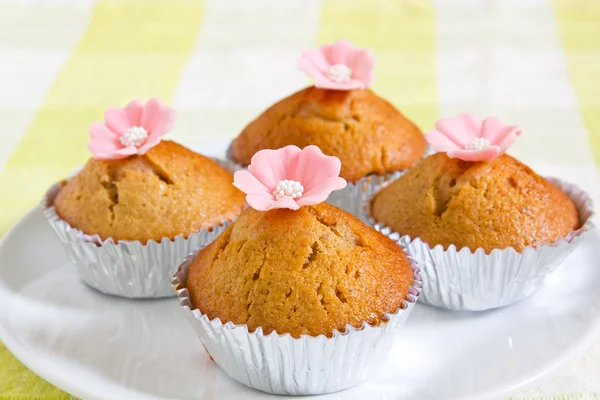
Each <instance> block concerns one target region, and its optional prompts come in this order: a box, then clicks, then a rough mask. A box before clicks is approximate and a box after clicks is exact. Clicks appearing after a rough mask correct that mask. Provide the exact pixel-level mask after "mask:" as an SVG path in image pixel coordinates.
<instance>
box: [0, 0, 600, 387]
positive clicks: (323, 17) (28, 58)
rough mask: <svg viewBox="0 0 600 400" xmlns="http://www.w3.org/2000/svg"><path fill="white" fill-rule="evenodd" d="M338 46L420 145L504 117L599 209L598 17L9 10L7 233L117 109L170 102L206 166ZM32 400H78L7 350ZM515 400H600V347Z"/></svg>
mask: <svg viewBox="0 0 600 400" xmlns="http://www.w3.org/2000/svg"><path fill="white" fill-rule="evenodd" d="M339 38H348V39H350V40H352V41H354V42H355V43H356V44H357V45H359V46H361V47H370V48H371V49H372V51H373V53H374V54H375V56H376V58H377V66H376V70H375V72H376V83H375V85H374V90H375V91H376V92H378V94H380V95H381V96H383V97H385V98H387V99H389V100H390V101H391V102H392V103H394V104H395V105H396V106H397V107H398V108H399V109H400V110H402V111H403V112H404V113H405V114H406V115H408V116H409V117H411V118H412V119H414V120H415V121H416V122H417V123H418V124H419V125H420V126H421V128H422V129H424V130H428V129H430V128H432V127H433V123H434V121H435V120H436V119H437V118H438V117H440V116H450V115H454V114H456V113H459V112H463V111H470V112H474V113H476V114H478V115H479V116H486V115H497V116H499V117H501V118H502V119H503V120H505V121H507V122H510V123H514V124H518V125H520V126H521V127H523V129H524V132H525V134H524V136H522V138H521V139H519V141H518V142H517V144H516V145H515V147H514V148H513V149H512V150H511V153H512V154H513V155H515V156H516V157H518V158H520V159H521V160H523V161H525V162H526V163H528V164H530V165H531V166H532V167H533V168H534V169H536V170H537V171H538V172H540V173H542V174H547V175H554V176H558V177H561V178H565V179H567V180H570V181H572V182H574V183H576V184H578V185H580V186H581V187H583V188H585V189H587V190H588V191H589V192H590V193H591V194H592V196H593V197H595V198H596V199H597V200H598V199H600V197H599V195H600V188H599V186H600V185H599V183H600V181H599V178H598V170H597V167H598V165H599V164H600V1H596V0H495V1H494V0H437V1H433V0H364V1H348V0H345V1H342V0H285V1H281V0H279V1H277V0H272V1H267V0H253V1H249V0H248V1H242V0H204V1H192V0H171V1H167V0H163V1H161V0H147V1H140V0H130V1H117V0H98V1H90V0H77V1H76V0H72V1H68V0H62V1H61V0H59V1H50V0H46V1H25V0H23V1H17V0H12V1H11V0H9V1H7V0H0V124H1V128H0V187H2V188H3V190H2V194H1V196H0V208H1V209H2V213H1V215H0V232H3V231H5V230H6V229H8V228H9V227H10V226H11V225H12V224H14V223H15V222H16V221H17V219H18V218H19V217H20V216H21V215H22V214H23V213H25V212H26V211H27V210H28V209H30V208H31V207H34V206H35V205H36V203H37V202H38V201H39V199H40V197H41V195H42V193H43V192H44V190H45V189H46V188H47V187H48V186H49V185H50V184H51V183H53V182H54V181H56V180H58V179H61V178H63V177H64V176H66V175H67V174H69V173H70V172H71V171H72V170H73V169H74V168H76V167H77V166H79V165H81V164H83V163H84V162H85V160H86V159H87V158H88V157H89V154H88V152H87V150H86V146H85V145H86V142H87V139H88V127H89V125H90V123H91V122H93V121H96V120H101V118H102V114H103V111H104V109H105V108H106V107H108V106H114V105H124V104H126V103H127V101H129V100H130V99H132V98H140V99H147V98H150V97H154V96H159V97H161V98H162V99H163V100H165V101H166V102H167V103H168V104H170V105H171V106H173V107H174V108H176V109H177V110H178V113H179V114H178V123H177V127H176V129H175V131H174V132H173V133H172V134H170V138H172V139H174V140H177V141H179V142H181V143H183V144H186V145H188V146H191V147H193V148H195V149H199V150H201V149H202V148H203V146H207V144H209V143H211V142H220V143H223V142H225V141H227V140H229V139H230V138H233V137H234V136H235V135H236V134H237V133H238V132H239V131H240V130H241V128H242V127H243V126H244V125H245V124H246V123H247V122H248V121H249V120H250V119H252V118H253V117H254V116H256V115H257V114H258V113H259V112H261V111H262V110H263V109H265V108H266V107H267V106H269V105H270V104H272V103H273V102H274V101H276V100H278V99H280V98H282V97H284V96H286V95H288V94H290V93H292V92H293V91H295V90H297V89H299V88H301V87H303V86H305V85H306V84H307V83H308V81H307V79H306V77H305V76H303V74H302V73H300V72H299V71H298V70H297V69H296V67H295V62H296V59H297V57H298V54H299V53H300V51H301V50H303V49H305V48H310V47H314V46H316V45H317V44H322V43H326V42H331V41H335V40H337V39H339ZM0 306H1V305H0ZM32 398H40V399H42V398H43V399H46V398H52V399H55V398H56V399H59V398H60V399H62V398H68V395H67V394H65V393H63V392H61V391H60V390H59V389H56V388H53V387H52V386H51V385H49V384H47V383H45V382H44V381H42V380H41V379H40V378H38V377H36V376H35V375H34V374H33V373H32V372H31V371H28V370H27V369H26V368H25V367H24V366H22V365H21V364H20V363H19V362H18V361H16V360H15V359H14V358H13V357H12V355H11V354H10V353H9V352H8V350H6V349H5V348H4V347H3V346H2V345H1V344H0V399H32ZM515 398H518V399H598V398H600V342H599V343H598V344H597V345H596V346H594V347H592V348H591V349H590V350H588V351H587V352H586V353H585V354H584V355H583V357H581V358H580V359H579V360H576V361H575V362H573V363H572V364H570V365H568V366H567V367H566V368H564V369H562V370H561V371H559V372H558V373H555V374H554V375H552V376H549V377H547V378H544V380H542V381H540V382H539V383H538V386H536V387H534V388H532V389H530V390H529V391H527V392H525V393H521V394H519V395H517V396H515Z"/></svg>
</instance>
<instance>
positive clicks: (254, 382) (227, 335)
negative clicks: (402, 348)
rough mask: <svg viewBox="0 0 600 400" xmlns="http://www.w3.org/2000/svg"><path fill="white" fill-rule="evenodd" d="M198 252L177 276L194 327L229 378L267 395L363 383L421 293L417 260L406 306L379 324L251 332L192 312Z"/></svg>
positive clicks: (307, 392) (308, 392) (183, 305)
mask: <svg viewBox="0 0 600 400" xmlns="http://www.w3.org/2000/svg"><path fill="white" fill-rule="evenodd" d="M195 256H196V254H193V255H190V257H188V259H187V260H186V261H185V262H184V263H183V264H182V265H181V267H180V268H179V270H178V271H177V273H176V274H175V276H174V278H173V288H174V289H175V291H176V292H177V295H178V296H179V300H180V305H181V310H182V311H183V313H184V314H185V316H186V317H187V319H188V321H189V322H190V323H191V324H192V325H193V327H194V329H195V330H196V332H197V334H198V336H199V337H200V340H201V341H202V343H203V345H204V348H205V349H206V350H207V351H208V353H209V354H210V355H211V357H212V359H213V360H214V361H215V362H216V363H217V365H218V366H219V367H220V368H221V369H222V370H223V371H224V372H225V373H226V374H227V375H229V376H230V377H231V378H233V379H235V380H236V381H238V382H241V383H243V384H244V385H246V386H249V387H252V388H254V389H258V390H261V391H263V392H267V393H273V394H284V395H316V394H324V393H331V392H337V391H340V390H343V389H347V388H349V387H351V386H354V385H356V384H358V383H360V382H361V381H363V380H365V379H366V378H367V377H368V376H369V374H370V373H371V372H372V370H374V369H375V367H376V366H378V365H379V364H381V361H382V360H383V359H384V358H385V356H386V354H387V352H388V349H389V348H390V346H391V345H392V342H393V339H394V338H395V337H396V335H397V333H398V332H399V331H400V330H401V329H402V327H403V325H404V323H405V322H406V319H407V318H408V316H409V314H410V312H411V310H412V308H413V306H414V305H415V303H416V301H417V299H418V297H419V294H420V291H421V277H420V274H419V269H418V268H417V267H416V264H415V263H414V261H413V271H414V277H415V280H414V283H413V285H412V286H411V288H410V290H409V295H408V296H407V298H406V300H405V301H404V303H403V304H402V308H400V309H399V310H397V311H396V312H395V313H393V314H386V318H387V321H385V322H382V323H381V324H380V325H379V326H371V325H369V324H367V323H364V324H363V326H362V327H361V328H355V327H352V326H350V325H347V326H346V330H345V331H344V332H340V331H335V332H334V334H333V336H332V337H330V338H327V337H325V336H323V335H320V336H309V335H301V337H300V338H293V337H292V336H290V335H289V334H284V335H278V334H277V333H276V332H272V333H270V334H269V335H265V334H263V332H262V328H258V329H257V330H256V331H254V332H249V331H248V326H247V325H234V324H233V323H232V322H227V323H225V324H223V323H222V322H221V320H220V319H219V318H216V319H213V320H210V319H209V318H208V316H207V315H204V314H202V313H201V312H200V310H198V309H193V306H192V304H191V302H190V300H189V293H188V291H187V289H186V288H185V284H186V280H187V274H188V269H189V267H190V265H191V264H192V262H193V260H194V258H195Z"/></svg>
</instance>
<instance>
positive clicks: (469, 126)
mask: <svg viewBox="0 0 600 400" xmlns="http://www.w3.org/2000/svg"><path fill="white" fill-rule="evenodd" d="M435 128H436V129H437V130H438V131H440V132H441V133H443V134H444V135H446V137H447V138H448V139H449V140H451V141H453V142H454V143H455V144H456V145H457V146H458V147H462V148H465V147H467V146H468V145H469V143H471V141H472V140H473V139H475V138H478V137H480V132H481V121H480V120H479V119H478V118H477V117H475V116H474V115H471V114H461V115H458V116H456V117H452V118H442V119H440V120H438V121H437V122H436V123H435Z"/></svg>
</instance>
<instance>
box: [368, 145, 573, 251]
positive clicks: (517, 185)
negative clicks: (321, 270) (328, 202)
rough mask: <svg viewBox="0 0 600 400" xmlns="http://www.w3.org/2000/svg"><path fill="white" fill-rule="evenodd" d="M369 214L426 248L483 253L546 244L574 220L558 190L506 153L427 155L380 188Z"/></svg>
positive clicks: (565, 231)
mask: <svg viewBox="0 0 600 400" xmlns="http://www.w3.org/2000/svg"><path fill="white" fill-rule="evenodd" d="M371 215H372V216H373V217H374V219H376V220H377V221H379V222H382V223H384V224H385V225H387V226H389V227H391V228H392V229H393V230H394V231H396V232H398V233H400V234H402V235H410V237H411V238H417V237H418V238H421V240H423V241H424V242H426V243H428V244H429V245H430V246H431V247H434V246H436V245H438V244H441V245H442V246H444V248H447V247H448V246H450V245H451V244H454V245H456V247H457V249H460V248H462V247H468V248H469V249H471V251H475V250H476V249H478V248H483V249H484V250H485V252H486V253H489V252H491V251H492V250H493V249H504V248H507V247H513V248H515V249H516V250H517V251H519V252H521V251H523V249H524V248H525V247H528V246H533V247H538V246H540V245H542V244H545V243H553V242H555V241H556V240H557V239H558V238H560V237H564V236H566V235H567V234H568V233H569V232H571V231H572V230H574V229H577V228H578V227H579V225H580V224H579V218H578V214H577V210H576V208H575V205H574V204H573V202H572V201H571V199H570V198H569V197H568V196H567V195H566V194H565V193H563V192H562V191H561V190H560V189H559V188H558V187H556V186H555V185H553V184H552V183H550V182H548V181H547V180H545V179H544V178H542V177H540V176H539V175H537V174H536V173H535V172H533V171H532V170H531V169H530V168H529V167H527V166H526V165H524V164H522V163H520V162H519V161H517V160H515V159H514V158H512V157H510V156H508V155H506V154H505V155H502V156H500V157H498V158H496V159H494V160H491V161H487V162H467V161H462V160H459V159H456V158H449V157H448V156H447V155H446V154H445V153H437V154H434V155H432V156H430V157H428V158H426V159H425V160H422V161H421V162H420V163H418V164H417V165H416V166H415V167H414V168H412V169H411V170H409V171H408V172H407V173H406V174H405V175H403V176H402V177H400V178H399V179H398V180H397V181H395V182H393V183H392V184H391V185H389V186H388V187H387V188H385V189H383V190H381V192H379V193H378V194H377V195H376V196H375V198H374V200H373V202H372V204H371Z"/></svg>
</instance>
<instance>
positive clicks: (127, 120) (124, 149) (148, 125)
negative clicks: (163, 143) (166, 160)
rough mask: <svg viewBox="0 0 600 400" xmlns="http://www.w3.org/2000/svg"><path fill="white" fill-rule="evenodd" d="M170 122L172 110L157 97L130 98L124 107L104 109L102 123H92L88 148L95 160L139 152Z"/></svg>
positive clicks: (172, 121) (156, 140)
mask: <svg viewBox="0 0 600 400" xmlns="http://www.w3.org/2000/svg"><path fill="white" fill-rule="evenodd" d="M174 124H175V110H173V109H171V108H169V107H167V106H166V105H165V104H164V103H163V102H162V101H161V100H160V99H157V98H155V99H150V100H148V102H147V103H145V104H144V103H143V102H141V101H139V100H133V101H131V102H130V103H129V104H127V106H126V107H125V108H118V107H111V108H109V109H107V110H106V111H105V112H104V123H101V122H94V123H93V124H92V126H91V127H90V141H89V143H88V149H89V150H90V151H91V152H92V155H93V157H94V158H95V159H98V160H111V159H118V158H125V157H128V156H131V155H133V154H137V155H140V156H141V155H143V154H145V153H146V152H147V151H148V150H149V149H151V148H152V147H154V146H156V145H157V144H158V143H159V142H160V138H161V136H162V135H164V134H165V133H167V132H169V131H170V130H171V129H173V125H174Z"/></svg>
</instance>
